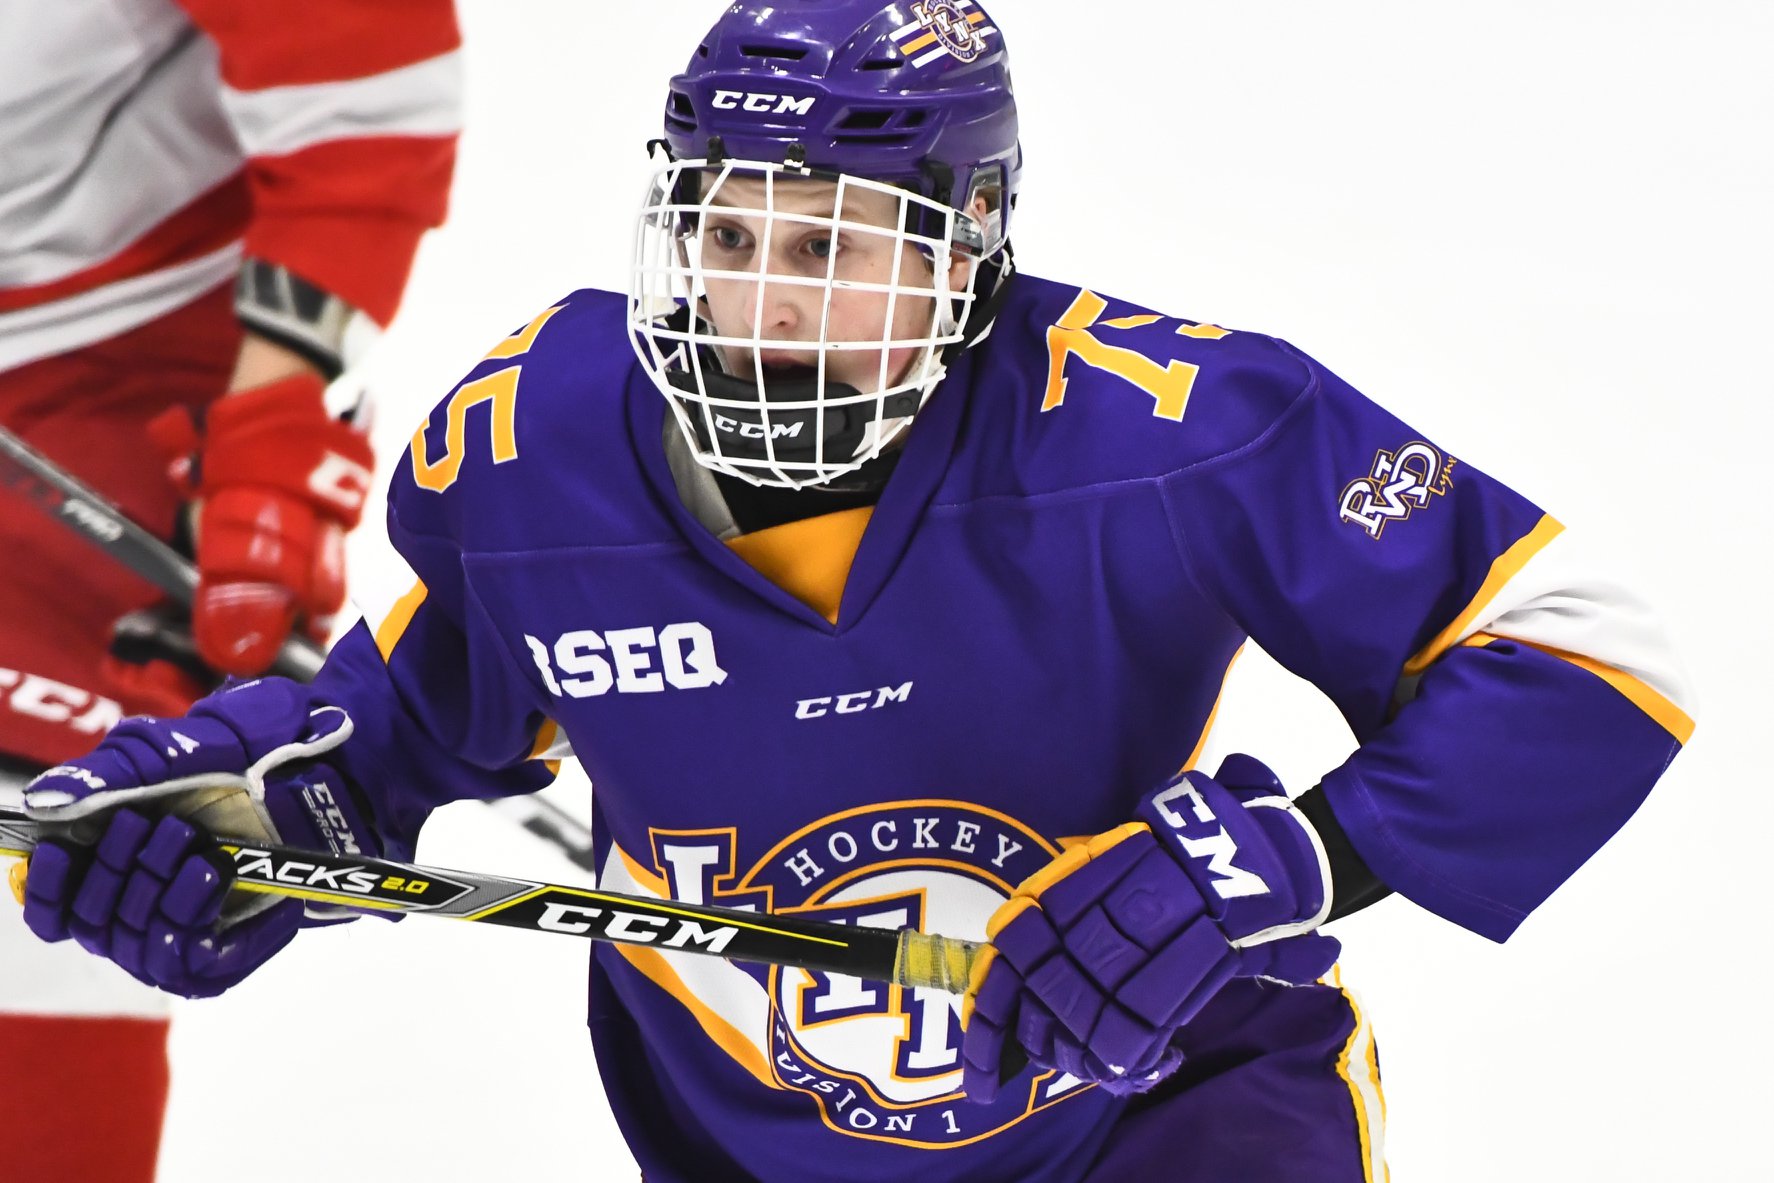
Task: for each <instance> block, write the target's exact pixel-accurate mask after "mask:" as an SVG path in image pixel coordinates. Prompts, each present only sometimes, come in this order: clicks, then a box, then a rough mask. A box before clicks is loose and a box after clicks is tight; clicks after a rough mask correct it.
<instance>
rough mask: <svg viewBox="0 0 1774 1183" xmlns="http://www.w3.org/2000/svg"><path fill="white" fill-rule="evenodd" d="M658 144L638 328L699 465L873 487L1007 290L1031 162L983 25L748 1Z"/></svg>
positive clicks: (722, 25)
mask: <svg viewBox="0 0 1774 1183" xmlns="http://www.w3.org/2000/svg"><path fill="white" fill-rule="evenodd" d="M655 144H656V145H663V147H664V148H665V149H666V152H667V154H668V156H669V157H670V159H669V161H668V162H667V164H666V166H665V167H664V168H662V169H661V170H660V171H659V173H658V174H656V175H655V176H654V178H653V180H652V183H651V185H650V186H649V190H648V195H647V199H646V202H645V204H644V206H643V209H642V214H641V224H640V238H639V240H638V242H637V246H636V259H635V269H634V286H633V289H632V291H631V297H632V298H631V303H630V322H629V323H630V329H631V338H632V340H633V343H634V346H635V352H636V354H637V356H638V357H639V358H640V361H641V364H642V366H643V367H644V368H645V369H646V371H647V373H648V375H649V377H650V378H651V379H652V380H653V383H654V385H655V386H656V387H657V388H658V389H659V391H660V392H661V393H662V394H664V395H665V397H666V399H667V401H668V402H669V403H670V405H671V407H672V410H673V411H674V413H675V414H676V417H677V421H678V425H679V427H680V428H681V429H682V431H683V435H684V438H685V439H686V440H687V441H688V445H689V449H690V454H691V456H692V457H693V458H694V459H695V460H696V461H697V462H698V463H700V464H702V465H704V466H705V467H708V468H712V469H715V470H716V471H718V472H724V473H727V474H730V475H733V476H738V477H740V478H742V479H744V480H747V481H752V482H754V483H758V484H769V485H778V486H784V487H802V486H807V485H820V484H825V485H831V484H833V483H834V481H835V480H836V478H839V477H844V476H846V475H847V474H851V473H855V472H857V471H858V470H860V469H862V468H863V466H864V465H865V464H867V462H868V461H870V460H872V459H874V458H875V457H877V456H880V455H881V454H882V452H883V451H884V450H886V449H887V448H889V447H890V446H892V445H893V444H894V443H895V441H896V440H897V439H898V438H899V437H900V436H901V435H902V434H903V432H904V431H905V430H906V429H907V428H908V427H909V426H910V424H911V422H912V418H913V416H914V415H915V414H916V413H917V412H918V410H919V409H920V408H922V406H923V405H924V403H925V401H926V400H927V399H928V398H929V397H930V395H931V393H932V391H934V390H935V388H936V386H937V385H938V384H939V383H940V382H941V380H942V378H943V376H944V374H945V373H946V372H947V367H948V364H949V362H950V361H951V360H952V359H953V357H954V355H955V353H956V352H957V351H959V350H960V349H963V348H965V347H966V346H967V345H968V344H969V343H971V342H972V341H973V340H975V339H977V338H978V337H979V336H980V335H981V334H982V333H983V332H984V330H985V328H986V326H987V325H989V323H990V318H991V310H992V307H993V305H994V301H993V300H992V299H990V298H986V299H982V296H981V293H982V292H983V293H985V295H986V296H988V297H989V296H990V295H991V294H993V293H995V292H997V291H998V290H999V289H1000V288H1001V286H1002V282H1003V279H1004V277H1005V276H1007V275H1008V273H1009V271H1010V263H1009V252H1008V250H1007V249H1005V248H1006V245H1007V237H1006V235H1007V229H1008V222H1009V216H1010V212H1011V208H1012V206H1013V205H1014V202H1015V198H1016V191H1017V184H1018V181H1019V179H1020V169H1021V150H1020V148H1019V145H1018V141H1017V120H1016V104H1015V100H1014V98H1013V96H1012V93H1011V84H1010V72H1009V67H1008V65H1007V62H1006V56H1005V52H1004V47H1003V42H1002V38H1001V36H1000V34H999V33H998V30H997V28H996V26H994V25H993V23H992V21H991V18H990V17H988V16H987V15H986V13H985V11H984V10H983V9H982V8H981V7H980V6H979V4H978V3H977V0H918V2H916V3H910V4H907V3H900V2H888V0H773V2H771V3H757V2H753V0H740V2H738V3H733V4H731V5H729V6H728V8H727V10H726V12H725V13H724V14H723V15H722V16H721V18H720V19H719V20H718V21H717V22H716V23H715V26H714V28H713V29H711V30H710V31H709V32H708V34H707V35H706V36H705V37H704V38H703V39H702V41H701V43H700V44H699V45H698V46H697V48H696V51H695V53H694V54H693V56H692V57H691V59H690V64H689V66H688V68H686V70H685V71H684V72H683V73H682V74H680V75H678V76H677V77H676V78H674V79H672V82H671V91H670V94H669V96H668V98H667V102H666V110H665V136H664V138H663V140H659V141H655ZM809 202H811V203H812V204H809ZM982 276H983V277H984V278H982ZM976 289H978V290H976ZM736 293H737V294H736ZM741 296H744V297H746V298H744V299H742V298H741ZM766 303H770V304H772V305H773V306H775V307H777V308H780V307H792V309H793V314H792V315H791V316H789V317H788V318H787V320H786V321H781V320H780V318H778V320H771V319H769V318H767V317H766V316H765V311H764V307H765V305H766ZM859 308H860V309H861V310H862V311H860V312H859V311H858V310H859ZM859 479H870V478H869V477H868V474H867V473H866V472H865V473H864V474H863V477H862V478H859Z"/></svg>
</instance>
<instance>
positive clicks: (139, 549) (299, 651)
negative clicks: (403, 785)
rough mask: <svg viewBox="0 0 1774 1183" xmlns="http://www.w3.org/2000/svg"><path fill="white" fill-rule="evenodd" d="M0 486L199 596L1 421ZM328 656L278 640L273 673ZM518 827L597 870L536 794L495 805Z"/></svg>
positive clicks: (305, 678) (176, 591) (137, 529)
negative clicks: (515, 801)
mask: <svg viewBox="0 0 1774 1183" xmlns="http://www.w3.org/2000/svg"><path fill="white" fill-rule="evenodd" d="M0 485H5V486H7V487H8V488H11V489H13V490H15V491H17V492H18V493H20V494H21V495H23V496H24V497H25V498H27V499H28V500H29V501H30V502H31V503H32V504H33V505H35V506H36V507H37V508H38V509H39V510H41V511H42V512H43V513H44V514H46V515H48V516H49V517H51V518H54V519H55V520H56V521H58V522H60V523H61V524H62V525H63V526H65V527H67V528H68V529H69V530H71V531H72V532H74V533H75V534H78V535H80V536H81V537H82V538H84V539H86V540H87V541H88V542H90V543H92V545H94V546H96V547H98V548H99V549H100V550H102V551H104V552H105V553H106V554H107V555H110V556H111V557H112V558H113V559H115V560H117V562H119V563H121V564H122V565H123V566H125V567H127V568H128V569H129V570H131V571H133V572H135V573H136V574H137V575H140V576H141V577H142V578H143V579H146V580H147V581H148V582H149V583H152V584H153V585H154V586H155V587H157V588H159V589H160V590H161V591H163V592H165V593H166V594H167V595H168V596H170V597H172V599H173V600H174V601H176V602H177V603H180V604H183V605H185V606H187V607H189V606H190V604H191V601H192V599H193V598H194V597H195V596H196V595H197V579H198V575H197V568H196V566H195V565H194V564H193V563H192V562H191V560H189V559H187V558H186V557H185V556H184V555H182V554H180V553H179V552H178V551H176V550H174V549H173V548H172V547H170V546H168V545H167V544H166V543H165V542H163V541H161V540H160V539H159V538H157V537H155V535H154V534H153V533H151V532H150V531H148V530H146V529H144V528H143V527H142V526H141V525H140V524H139V523H137V522H136V521H134V520H133V519H131V518H130V517H129V516H128V515H127V514H125V513H124V512H123V511H122V510H120V509H118V508H117V507H116V506H115V505H112V504H111V503H110V502H109V501H108V500H106V499H105V497H104V496H103V495H102V494H100V493H99V492H97V491H96V490H94V489H92V488H89V487H88V486H87V485H86V484H85V482H83V481H81V480H80V479H79V478H78V477H76V476H74V475H73V474H72V473H70V472H68V471H67V470H66V469H64V468H62V467H61V466H60V465H59V464H57V463H56V462H55V461H53V460H51V459H50V458H49V457H47V456H45V455H43V453H41V452H39V451H37V449H35V448H33V447H32V446H31V445H30V444H28V443H26V442H25V441H24V440H22V439H20V438H19V437H18V436H17V435H15V434H14V433H13V432H11V431H9V430H8V429H7V428H5V427H3V426H0ZM325 660H326V654H325V653H324V652H323V651H322V650H321V648H320V646H318V645H316V644H315V643H314V642H312V641H310V640H308V638H306V637H302V636H291V637H290V638H289V640H287V641H285V642H284V644H283V649H282V651H281V652H279V653H278V655H277V660H276V662H275V663H274V664H273V665H272V667H271V672H273V673H277V674H282V675H284V676H285V677H289V678H294V679H296V680H297V681H299V682H312V681H313V680H314V676H315V675H316V674H318V673H319V672H320V667H321V664H322V663H323V662H324V661H325ZM499 808H500V809H501V811H503V812H506V813H509V814H511V815H512V817H513V819H514V821H515V822H516V824H518V825H520V826H522V827H523V828H524V829H526V830H528V831H529V832H530V833H532V834H534V835H536V836H537V837H538V838H541V839H542V840H543V841H544V842H547V843H549V844H550V845H552V846H554V847H555V848H557V849H558V850H560V851H561V853H563V854H565V855H566V857H567V858H568V859H570V860H572V862H573V863H574V865H576V866H580V867H583V868H585V869H586V870H588V871H594V872H595V870H596V867H595V866H594V865H593V864H592V861H591V835H590V833H589V831H588V830H587V829H586V827H585V825H584V823H582V822H580V821H579V820H578V819H577V818H574V817H572V816H571V815H569V814H567V813H566V812H565V811H564V810H562V809H560V808H559V807H557V806H555V805H553V804H552V803H550V802H548V801H545V800H543V799H542V798H540V797H534V796H532V797H528V798H524V799H523V800H522V801H521V802H518V803H514V804H511V805H504V806H500V807H499Z"/></svg>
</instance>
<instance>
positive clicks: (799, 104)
mask: <svg viewBox="0 0 1774 1183" xmlns="http://www.w3.org/2000/svg"><path fill="white" fill-rule="evenodd" d="M817 101H818V96H816V95H808V96H807V97H806V98H804V99H797V98H795V97H794V96H793V95H787V94H754V93H752V92H751V91H746V90H717V91H715V109H716V110H719V111H758V112H762V113H765V114H770V115H805V114H807V113H808V112H809V111H811V110H813V104H814V103H815V102H817Z"/></svg>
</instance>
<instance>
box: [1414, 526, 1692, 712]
mask: <svg viewBox="0 0 1774 1183" xmlns="http://www.w3.org/2000/svg"><path fill="white" fill-rule="evenodd" d="M1547 523H1551V524H1552V526H1551V528H1546V524H1547ZM1543 530H1544V537H1543V538H1540V539H1535V535H1538V534H1541V533H1542V531H1543ZM1530 539H1534V543H1533V544H1532V545H1531V548H1530V547H1527V546H1524V544H1527V543H1529V540H1530ZM1518 548H1520V549H1523V550H1526V552H1527V553H1525V554H1519V555H1518V554H1517V553H1516V552H1517V549H1518ZM1512 556H1513V559H1518V560H1519V561H1513V560H1512V561H1511V562H1509V563H1508V564H1505V560H1506V559H1512ZM1508 568H1513V569H1508ZM1499 575H1501V578H1498V576H1499ZM1492 577H1493V578H1492V580H1487V581H1486V584H1485V588H1484V589H1483V590H1481V592H1480V594H1479V596H1478V597H1476V598H1475V599H1474V601H1473V604H1472V606H1471V607H1469V608H1468V609H1467V610H1466V611H1465V612H1463V613H1461V614H1460V617H1459V618H1458V619H1457V620H1455V622H1454V623H1453V624H1452V625H1450V626H1449V627H1448V628H1447V629H1445V630H1443V632H1442V633H1441V634H1440V635H1439V636H1437V637H1436V639H1435V640H1434V641H1433V642H1431V643H1430V644H1429V645H1428V646H1426V647H1425V648H1424V649H1423V651H1422V652H1421V653H1419V654H1417V655H1416V656H1415V657H1413V658H1412V659H1411V661H1410V662H1409V663H1408V664H1407V665H1406V666H1405V677H1404V679H1403V680H1402V681H1401V683H1400V687H1399V690H1400V697H1401V699H1408V698H1411V697H1414V695H1415V689H1416V685H1415V684H1416V680H1417V678H1418V677H1419V676H1420V675H1421V673H1422V671H1423V670H1424V669H1426V668H1427V667H1428V666H1429V664H1430V663H1431V662H1433V661H1434V660H1435V659H1436V658H1438V657H1440V656H1441V655H1442V654H1443V653H1445V652H1446V651H1447V650H1448V649H1450V648H1452V647H1454V646H1455V645H1460V644H1464V643H1465V642H1466V641H1468V640H1470V639H1472V638H1474V637H1475V636H1478V635H1479V634H1485V635H1488V636H1491V637H1507V638H1510V639H1512V640H1518V641H1523V642H1526V643H1527V644H1530V645H1533V646H1534V647H1535V648H1538V649H1544V650H1548V651H1551V652H1553V653H1554V654H1555V655H1556V656H1559V657H1562V658H1565V659H1566V660H1569V661H1574V662H1575V663H1576V664H1578V665H1581V666H1584V667H1585V668H1587V669H1589V670H1590V672H1592V673H1595V674H1597V675H1598V676H1600V677H1603V678H1604V679H1606V680H1607V681H1608V682H1609V683H1610V684H1612V685H1613V686H1614V687H1615V688H1616V689H1618V690H1620V691H1621V692H1622V693H1623V694H1626V696H1627V697H1628V698H1630V699H1632V700H1633V702H1635V703H1636V704H1637V705H1638V706H1639V707H1640V708H1641V709H1643V710H1645V711H1646V713H1647V714H1650V715H1651V716H1652V717H1653V718H1656V719H1657V720H1658V722H1660V723H1662V724H1663V725H1664V726H1665V727H1668V728H1669V729H1670V730H1671V731H1672V732H1673V733H1676V734H1678V737H1685V733H1686V732H1688V731H1691V730H1692V728H1693V723H1692V719H1691V716H1692V713H1693V709H1694V695H1693V691H1692V689H1691V688H1690V687H1689V684H1688V678H1687V675H1686V673H1685V672H1684V671H1683V669H1682V667H1681V664H1680V662H1679V661H1677V659H1676V657H1675V655H1674V653H1673V652H1672V651H1671V648H1670V645H1669V643H1668V640H1667V639H1666V638H1665V636H1664V633H1663V628H1662V625H1661V623H1660V622H1659V621H1658V620H1657V618H1656V615H1655V614H1654V613H1653V612H1652V611H1651V609H1650V608H1649V607H1648V606H1647V605H1646V604H1645V603H1644V602H1643V601H1642V600H1640V599H1639V598H1638V597H1637V596H1636V595H1634V594H1633V593H1632V592H1630V591H1628V590H1626V589H1625V588H1623V587H1621V586H1620V585H1618V584H1616V583H1614V582H1612V581H1611V580H1608V579H1606V578H1603V577H1601V576H1598V575H1597V574H1596V573H1595V567H1594V565H1593V564H1591V563H1590V562H1589V561H1588V560H1587V559H1586V558H1585V556H1584V554H1583V553H1582V550H1581V548H1580V545H1579V544H1578V543H1576V542H1574V541H1572V540H1571V539H1570V538H1569V536H1568V535H1565V534H1563V533H1561V532H1560V531H1559V529H1558V528H1557V523H1556V522H1552V519H1551V518H1546V519H1544V520H1543V521H1542V523H1541V527H1540V528H1536V530H1535V531H1534V534H1530V535H1529V537H1528V538H1527V539H1523V541H1522V543H1518V544H1517V546H1516V547H1513V548H1511V550H1510V552H1509V553H1508V554H1506V555H1505V556H1504V558H1502V559H1499V560H1498V561H1497V565H1495V566H1493V568H1492ZM1493 581H1494V586H1493ZM1610 672H1612V673H1617V674H1618V675H1620V677H1614V676H1610ZM1629 683H1630V684H1638V685H1639V686H1641V687H1642V689H1643V691H1645V693H1640V692H1639V691H1638V690H1635V689H1633V686H1632V685H1630V684H1629Z"/></svg>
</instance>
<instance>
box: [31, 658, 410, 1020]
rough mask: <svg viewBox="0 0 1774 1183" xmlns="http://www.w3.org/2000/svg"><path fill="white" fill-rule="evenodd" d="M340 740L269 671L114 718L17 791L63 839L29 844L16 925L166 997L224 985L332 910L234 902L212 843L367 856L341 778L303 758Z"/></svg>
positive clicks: (309, 700) (305, 694)
mask: <svg viewBox="0 0 1774 1183" xmlns="http://www.w3.org/2000/svg"><path fill="white" fill-rule="evenodd" d="M350 734H351V721H350V719H349V717H347V716H346V714H345V712H343V711H341V710H339V709H338V708H336V707H331V706H327V705H325V704H324V703H320V702H318V701H317V700H315V699H314V698H313V695H312V692H311V691H310V690H309V688H308V687H306V686H302V685H299V684H297V683H293V682H287V681H284V680H282V679H275V678H268V679H264V680H261V681H257V682H245V683H240V684H238V685H233V686H229V687H227V688H226V689H224V690H221V691H218V692H217V693H216V694H213V695H211V696H209V697H208V698H205V699H202V700H201V701H199V702H198V703H197V704H196V705H195V706H193V707H192V709H191V713H190V714H188V715H186V716H184V717H182V718H176V719H153V718H146V717H137V718H131V719H126V720H124V721H123V722H122V723H120V724H118V725H117V727H116V728H114V729H113V730H112V731H111V733H110V734H109V735H108V736H107V737H106V738H105V741H104V742H103V743H101V744H100V745H99V746H98V747H97V748H96V749H94V750H93V751H92V752H91V753H90V754H88V755H86V756H84V757H82V758H81V759H79V760H74V761H70V762H69V763H67V764H63V765H59V766H57V767H55V768H51V769H50V770H48V771H47V772H45V773H43V774H42V775H41V776H39V777H38V778H37V779H36V780H34V781H32V782H31V784H30V786H29V787H27V788H26V790H25V809H26V811H27V812H28V813H29V814H30V815H31V816H32V817H34V818H36V819H37V820H39V821H42V822H45V823H47V824H50V825H56V824H61V825H64V826H66V827H67V828H68V835H69V837H68V838H66V839H52V840H50V841H46V842H44V843H42V844H40V845H39V846H38V847H37V849H36V850H35V851H34V852H33V853H32V856H31V862H30V874H29V876H28V877H27V879H26V883H25V922H26V924H27V925H29V927H30V928H31V929H32V931H34V932H35V933H37V935H38V936H40V937H42V938H43V939H44V940H48V941H61V940H68V939H70V938H71V939H73V940H75V941H77V942H78V943H79V944H80V945H81V946H83V947H84V948H86V949H88V950H89V951H91V952H93V953H95V954H97V955H99V956H101V957H106V958H109V959H110V960H112V961H115V962H116V963H117V964H119V965H121V966H122V967H123V968H124V969H125V970H127V971H129V972H130V973H131V974H133V975H135V976H136V977H137V978H139V979H140V980H142V981H144V982H147V983H148V984H150V985H154V986H158V987H160V988H161V989H163V990H167V991H169V992H171V993H174V994H182V995H186V996H188V997H205V996H208V995H213V994H219V993H221V992H222V991H223V990H225V989H227V988H228V987H230V986H233V985H234V984H236V983H238V982H239V981H240V980H241V979H242V978H244V977H246V975H247V974H249V973H251V972H252V971H253V970H254V969H256V968H257V967H258V966H259V965H261V964H263V963H264V962H265V961H266V960H268V959H269V958H270V957H271V956H272V954H274V953H276V952H277V951H278V950H279V949H281V948H282V947H283V946H284V945H285V944H287V943H288V942H289V940H290V938H291V936H293V935H294V933H295V932H296V930H297V929H298V928H299V927H301V926H303V925H304V924H305V923H310V922H324V921H325V920H328V919H338V918H341V914H340V913H336V912H333V913H325V912H319V911H317V910H314V909H312V908H310V909H309V910H308V911H306V912H305V911H304V908H303V905H302V904H301V903H300V902H298V901H294V900H279V899H277V898H276V897H274V896H264V895H251V896H249V895H245V894H244V893H242V894H240V895H237V896H233V897H230V895H229V888H230V887H231V885H232V884H233V880H234V875H233V870H232V867H231V865H230V863H229V861H228V860H227V859H226V858H224V857H223V856H222V855H221V854H220V853H219V852H218V851H217V850H216V849H215V842H214V837H215V836H218V835H219V836H222V837H230V838H244V839H246V840H248V841H254V842H279V843H284V844H286V845H291V846H306V847H312V848H315V849H330V850H333V851H335V852H342V851H354V852H360V853H364V854H370V855H375V854H379V853H380V849H379V847H378V846H377V844H376V843H375V841H374V840H373V837H372V831H371V830H370V828H369V826H368V825H367V824H365V822H364V820H363V818H362V815H361V814H360V813H359V811H358V809H357V807H356V805H355V803H354V802H353V799H352V797H351V794H350V792H349V790H348V789H347V788H346V785H345V782H344V779H343V778H342V777H341V776H340V775H339V773H338V772H337V770H336V769H334V768H332V767H331V766H329V765H327V764H324V763H318V762H316V760H315V758H316V757H319V756H323V755H324V754H325V753H327V752H329V751H331V750H332V749H334V748H336V747H338V745H339V744H341V743H343V742H344V741H345V740H346V739H347V738H348V737H349V736H350ZM298 762H299V763H298Z"/></svg>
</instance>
